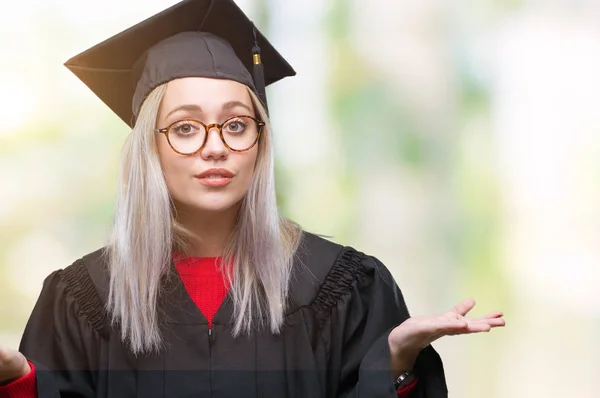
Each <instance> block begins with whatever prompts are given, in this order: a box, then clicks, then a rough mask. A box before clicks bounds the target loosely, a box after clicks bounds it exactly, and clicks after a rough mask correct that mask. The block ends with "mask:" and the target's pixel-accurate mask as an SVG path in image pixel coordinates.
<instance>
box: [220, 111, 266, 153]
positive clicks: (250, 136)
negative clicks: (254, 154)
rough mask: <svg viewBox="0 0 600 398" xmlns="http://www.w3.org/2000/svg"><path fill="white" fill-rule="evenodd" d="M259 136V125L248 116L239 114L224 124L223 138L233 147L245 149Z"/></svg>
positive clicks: (240, 149) (239, 149)
mask: <svg viewBox="0 0 600 398" xmlns="http://www.w3.org/2000/svg"><path fill="white" fill-rule="evenodd" d="M257 138H258V125H257V123H256V122H255V121H254V119H252V118H250V117H247V116H237V117H234V118H231V119H229V120H227V121H226V122H225V123H224V124H223V139H224V140H225V142H226V143H227V145H228V146H229V147H230V148H231V149H235V150H237V151H243V150H245V149H248V148H250V147H251V146H252V145H254V143H255V142H256V139H257Z"/></svg>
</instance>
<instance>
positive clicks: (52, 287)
mask: <svg viewBox="0 0 600 398" xmlns="http://www.w3.org/2000/svg"><path fill="white" fill-rule="evenodd" d="M76 277H77V275H73V273H72V270H70V269H69V268H67V269H66V270H60V271H56V272H54V273H52V274H51V275H50V276H48V277H47V278H46V280H45V281H44V285H43V287H42V292H41V294H40V296H39V298H38V301H37V302H36V304H35V307H34V309H33V312H32V314H31V316H30V318H29V321H28V322H27V326H26V327H25V332H24V334H23V338H22V340H21V344H20V347H19V350H20V351H21V352H22V353H23V354H24V355H25V357H26V358H27V359H28V360H29V361H30V362H32V363H33V364H34V365H35V369H36V374H35V375H36V381H37V392H38V397H39V398H59V397H92V396H94V387H93V385H94V383H93V381H94V380H93V379H94V372H93V365H92V364H93V363H97V362H96V361H97V355H98V354H97V349H96V348H95V347H97V345H96V342H97V338H98V336H97V333H96V331H94V330H93V328H92V326H91V325H90V323H89V318H88V317H86V316H85V315H84V313H85V311H83V312H82V311H81V308H80V306H79V305H78V300H77V296H78V295H82V294H86V292H85V291H82V290H81V289H73V288H70V285H69V283H68V279H69V278H76Z"/></svg>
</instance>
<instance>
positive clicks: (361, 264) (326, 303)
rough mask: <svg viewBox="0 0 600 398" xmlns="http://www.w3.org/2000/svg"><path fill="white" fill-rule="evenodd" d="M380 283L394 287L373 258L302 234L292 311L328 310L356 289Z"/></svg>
mask: <svg viewBox="0 0 600 398" xmlns="http://www.w3.org/2000/svg"><path fill="white" fill-rule="evenodd" d="M375 279H377V280H382V281H383V282H384V283H385V284H387V285H389V286H390V287H393V286H394V285H395V282H394V280H393V277H392V275H391V273H390V272H389V271H388V269H387V268H386V267H385V266H384V265H383V264H382V263H381V262H380V261H379V260H378V259H377V258H375V257H373V256H371V255H368V254H365V253H363V252H361V251H359V250H356V249H355V248H353V247H351V246H343V245H340V244H337V243H334V242H331V241H329V240H327V239H325V238H322V237H320V236H317V235H314V234H310V233H307V232H305V233H304V235H303V239H302V242H301V245H300V247H299V249H298V252H297V255H296V262H295V266H294V276H293V279H292V284H291V289H290V296H291V299H292V302H293V306H292V308H291V309H292V310H294V309H296V308H298V307H304V306H311V307H314V308H315V309H317V310H321V311H322V310H327V308H328V307H331V306H333V305H335V303H337V301H338V300H340V299H341V298H343V297H344V296H345V295H347V294H349V293H350V291H351V290H353V289H355V288H359V289H364V288H369V287H370V286H372V285H373V282H374V281H375Z"/></svg>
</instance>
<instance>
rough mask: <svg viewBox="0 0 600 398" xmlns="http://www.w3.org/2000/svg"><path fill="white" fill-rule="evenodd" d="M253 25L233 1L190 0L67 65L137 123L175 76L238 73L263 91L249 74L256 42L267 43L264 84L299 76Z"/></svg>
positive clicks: (239, 78) (264, 46)
mask: <svg viewBox="0 0 600 398" xmlns="http://www.w3.org/2000/svg"><path fill="white" fill-rule="evenodd" d="M254 29H255V28H254V25H253V23H252V21H250V19H248V17H247V16H246V15H245V14H244V13H243V12H242V10H241V9H240V8H239V7H238V6H237V5H236V4H235V2H234V1H233V0H184V1H181V2H179V3H177V4H175V5H173V6H172V7H169V8H168V9H166V10H164V11H162V12H160V13H158V14H156V15H154V16H152V17H150V18H148V19H146V20H144V21H142V22H140V23H138V24H136V25H134V26H132V27H130V28H129V29H127V30H125V31H123V32H121V33H119V34H117V35H115V36H113V37H111V38H109V39H107V40H105V41H103V42H101V43H99V44H97V45H95V46H93V47H92V48H90V49H88V50H86V51H84V52H82V53H81V54H78V55H76V56H74V57H73V58H71V59H69V60H68V61H67V62H66V63H65V66H67V68H69V69H70V70H71V71H72V72H73V73H74V74H75V75H76V76H77V77H78V78H79V79H81V81H83V83H85V84H86V85H87V86H88V87H89V88H90V89H91V90H92V91H93V92H94V93H95V94H96V95H97V96H98V97H99V98H100V99H101V100H102V101H103V102H104V103H105V104H106V105H108V106H109V107H110V108H111V109H112V110H113V111H114V112H115V113H116V114H117V115H118V116H119V117H120V118H121V119H122V120H123V121H124V122H125V123H127V124H128V125H129V126H132V127H133V124H134V120H135V116H136V115H137V113H138V112H139V110H140V106H141V104H142V103H143V100H144V99H145V98H146V96H147V95H148V94H149V93H150V92H151V91H152V89H154V88H156V87H157V86H159V85H160V84H162V83H165V82H168V81H170V80H173V79H176V78H181V77H209V78H217V79H229V80H234V81H237V82H240V83H242V84H245V85H247V86H248V87H250V88H251V89H252V90H254V91H255V92H256V93H257V95H259V97H260V96H261V95H262V87H260V88H259V89H257V87H256V84H255V82H254V81H253V79H252V76H251V74H250V71H252V70H253V53H252V49H253V47H254V46H255V44H258V46H259V47H260V50H261V59H262V64H263V69H264V71H263V72H264V85H267V86H268V85H270V84H272V83H275V82H277V81H279V80H281V79H283V78H285V77H287V76H294V75H295V74H296V72H295V71H294V69H293V68H292V67H291V66H290V64H289V63H288V62H287V61H286V60H285V59H284V58H283V56H282V55H281V54H280V53H279V52H278V51H277V50H276V49H275V48H274V47H273V46H272V45H271V43H269V41H268V40H267V39H266V38H265V37H264V36H263V35H262V33H260V31H258V30H257V31H256V32H255V31H254ZM255 33H256V35H255ZM255 37H256V42H255ZM261 77H262V76H261ZM260 83H261V84H262V82H260ZM263 100H265V99H264V98H263Z"/></svg>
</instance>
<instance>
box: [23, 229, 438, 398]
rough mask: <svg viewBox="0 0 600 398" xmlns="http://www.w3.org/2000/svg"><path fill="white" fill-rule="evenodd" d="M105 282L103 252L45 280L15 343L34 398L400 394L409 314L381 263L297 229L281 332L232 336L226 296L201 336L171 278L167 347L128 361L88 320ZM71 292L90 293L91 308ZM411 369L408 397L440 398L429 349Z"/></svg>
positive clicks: (164, 307)
mask: <svg viewBox="0 0 600 398" xmlns="http://www.w3.org/2000/svg"><path fill="white" fill-rule="evenodd" d="M73 268H76V269H77V270H76V271H73V270H72V269H73ZM82 268H85V271H86V272H82ZM67 270H69V271H67ZM65 272H66V273H67V275H69V273H72V275H79V276H81V280H80V281H79V282H81V284H82V285H83V286H88V284H89V282H90V281H91V282H92V283H93V284H94V286H95V287H96V292H95V293H92V292H90V291H89V290H88V289H78V288H73V284H74V283H75V284H76V282H77V281H75V280H74V279H73V278H70V277H65ZM84 279H88V281H87V282H86V281H85V280H84ZM107 282H108V273H107V268H106V261H105V256H103V252H102V251H101V250H100V251H97V252H95V253H92V254H90V255H88V256H85V257H84V258H83V259H82V260H81V261H78V262H76V263H75V264H73V265H72V266H71V267H67V269H66V270H65V271H57V272H55V273H53V274H51V275H50V276H49V277H48V278H47V279H46V281H45V283H44V287H43V289H42V293H41V295H40V298H39V300H38V302H37V304H36V306H35V309H34V311H33V313H32V315H31V318H30V320H29V322H28V324H27V327H26V331H25V334H24V336H23V340H22V342H21V351H22V352H23V353H24V354H25V355H26V356H27V357H28V358H29V359H30V360H32V361H33V362H34V363H35V364H36V367H37V369H38V392H39V395H40V397H42V398H46V397H48V398H49V397H111V398H112V397H116V398H119V397H124V398H125V397H215V398H229V397H231V398H233V397H236V398H238V397H251V398H252V397H262V398H270V397H273V398H275V397H277V398H280V397H311V398H312V397H314V398H319V397H332V398H341V397H355V398H358V397H360V398H374V397H375V398H376V397H389V398H392V397H395V396H396V393H395V391H394V389H393V380H392V374H391V372H390V369H389V366H390V353H389V347H388V344H387V335H388V334H389V331H390V330H391V329H392V328H393V327H394V326H395V325H397V324H400V323H401V322H403V321H404V320H406V319H407V318H408V317H409V314H408V311H407V309H406V305H405V303H404V300H403V297H402V294H401V292H400V290H399V289H398V286H397V285H396V283H395V282H394V280H393V278H392V276H391V274H390V273H389V271H388V270H387V268H386V267H385V266H384V265H383V264H382V263H381V262H379V261H378V260H377V259H376V258H374V257H371V256H367V255H365V254H363V253H360V252H357V251H356V250H354V249H352V248H347V247H346V248H344V247H342V246H339V245H337V244H334V243H331V242H329V241H327V240H325V239H322V238H319V237H317V236H315V235H311V234H308V233H306V234H304V237H303V240H302V244H301V247H300V249H299V251H298V253H297V256H296V264H295V268H294V277H293V283H292V286H291V291H290V308H289V311H288V312H287V314H286V319H285V326H284V328H283V330H282V332H281V333H280V334H279V335H272V334H271V333H270V332H269V331H268V330H258V329H257V330H254V331H253V332H252V334H251V335H250V336H242V337H238V338H233V337H232V336H231V327H232V323H231V316H232V311H233V306H232V301H231V298H230V297H227V298H226V299H225V301H224V303H223V305H222V306H221V308H220V309H219V311H218V312H217V314H216V315H215V317H214V319H213V329H212V335H211V336H209V334H208V323H207V320H206V318H205V317H204V316H203V315H202V314H201V313H200V311H199V310H198V308H197V307H196V305H195V304H194V302H193V301H192V299H191V298H190V297H189V295H188V294H187V292H186V291H185V287H184V286H183V283H182V281H181V279H180V278H179V277H178V276H177V275H174V276H173V277H171V278H169V279H167V280H165V286H164V287H165V290H166V291H169V292H170V293H169V295H168V296H167V297H164V298H163V300H161V304H160V308H161V313H162V314H163V317H162V321H163V325H164V327H163V335H164V338H165V340H166V342H167V348H166V349H165V350H164V351H163V352H161V353H159V354H154V355H143V356H138V357H135V356H133V355H131V353H130V352H129V351H128V350H127V348H126V347H125V346H124V345H123V343H122V342H121V340H120V338H119V333H118V330H115V329H114V328H111V329H110V330H109V334H108V336H105V335H104V334H103V333H102V330H103V328H99V327H98V324H99V323H98V322H97V321H94V319H95V318H94V316H90V314H93V313H94V311H91V310H90V308H91V307H89V306H90V305H98V304H100V306H101V308H103V307H102V306H103V305H104V303H105V302H106V292H107ZM77 291H79V292H82V291H87V292H88V293H89V294H90V296H94V294H96V295H97V296H96V297H95V298H91V299H90V300H91V301H89V302H88V301H87V300H86V298H85V297H81V295H79V294H78V293H75V292H77ZM84 308H87V310H84ZM98 319H99V318H98ZM416 372H417V373H418V375H419V378H420V382H419V385H418V388H417V391H416V392H415V393H414V394H413V396H414V397H417V398H442V397H447V389H446V383H445V377H444V370H443V366H442V362H441V360H440V358H439V356H438V355H437V353H436V352H435V351H434V350H433V348H431V347H428V348H426V349H425V350H423V351H422V352H421V354H420V356H419V358H418V360H417V366H416Z"/></svg>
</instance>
